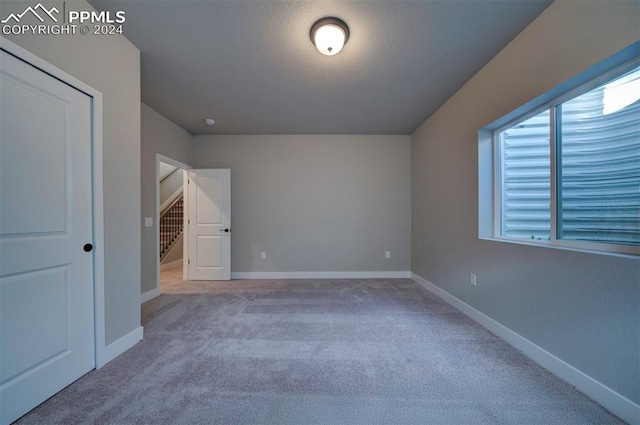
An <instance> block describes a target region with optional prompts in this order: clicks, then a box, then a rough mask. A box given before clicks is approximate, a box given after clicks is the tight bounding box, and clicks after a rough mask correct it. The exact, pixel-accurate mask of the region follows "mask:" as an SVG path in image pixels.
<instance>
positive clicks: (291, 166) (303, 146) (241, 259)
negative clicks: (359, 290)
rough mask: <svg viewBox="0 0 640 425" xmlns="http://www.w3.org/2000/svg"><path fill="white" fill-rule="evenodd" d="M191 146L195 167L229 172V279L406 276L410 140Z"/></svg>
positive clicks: (222, 141) (210, 140)
mask: <svg viewBox="0 0 640 425" xmlns="http://www.w3.org/2000/svg"><path fill="white" fill-rule="evenodd" d="M194 142H195V150H194V153H195V155H194V162H195V164H194V165H195V168H230V169H231V218H232V228H233V233H232V244H231V246H232V248H231V250H232V253H231V259H232V260H231V262H232V263H231V269H232V270H233V271H234V272H258V271H259V272H271V271H274V272H293V271H398V270H405V271H408V270H409V266H410V258H409V255H410V254H409V248H410V242H409V241H410V202H411V200H410V183H411V182H410V178H411V177H410V161H411V160H410V137H409V136H309V135H305V136H292V135H286V136H196V137H194ZM260 251H266V253H267V259H266V260H261V259H260ZM385 251H391V259H388V260H387V259H385V258H384V253H385Z"/></svg>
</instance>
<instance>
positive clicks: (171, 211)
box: [160, 194, 184, 261]
mask: <svg viewBox="0 0 640 425" xmlns="http://www.w3.org/2000/svg"><path fill="white" fill-rule="evenodd" d="M183 230H184V197H183V195H182V194H180V196H178V197H176V199H175V200H174V201H173V202H172V203H171V204H170V205H169V206H168V207H167V208H165V209H164V210H162V211H161V212H160V261H162V259H163V258H164V257H165V256H166V255H167V254H168V253H169V251H171V248H172V246H173V244H174V243H175V242H176V241H177V240H178V239H179V238H180V236H181V235H182V231H183Z"/></svg>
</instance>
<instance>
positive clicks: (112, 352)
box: [102, 326, 143, 366]
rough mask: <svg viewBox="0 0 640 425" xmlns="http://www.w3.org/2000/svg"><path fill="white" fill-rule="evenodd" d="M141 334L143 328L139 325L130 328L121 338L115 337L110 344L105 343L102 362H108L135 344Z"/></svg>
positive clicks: (140, 337)
mask: <svg viewBox="0 0 640 425" xmlns="http://www.w3.org/2000/svg"><path fill="white" fill-rule="evenodd" d="M142 336H143V328H142V326H140V327H138V328H136V329H134V330H132V331H131V332H129V333H128V334H126V335H125V336H123V337H122V338H120V339H117V340H116V341H113V342H112V343H111V344H109V345H107V346H106V347H105V349H104V351H105V362H104V364H107V363H109V362H110V361H111V360H113V359H115V358H116V357H118V356H119V355H120V354H122V353H124V352H125V351H127V350H128V349H129V348H131V347H133V346H134V345H136V344H137V343H138V342H139V341H142ZM102 366H104V365H102Z"/></svg>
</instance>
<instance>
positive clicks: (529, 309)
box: [411, 1, 640, 403]
mask: <svg viewBox="0 0 640 425" xmlns="http://www.w3.org/2000/svg"><path fill="white" fill-rule="evenodd" d="M639 6H640V3H638V2H622V1H615V2H575V1H574V2H568V1H567V2H556V3H553V4H552V5H551V6H550V7H549V8H548V9H546V10H545V11H544V12H543V13H542V14H541V15H540V16H539V17H538V19H536V20H535V21H534V22H533V23H532V24H531V25H530V26H529V27H528V28H527V29H526V30H525V31H524V32H522V33H521V34H520V35H519V36H518V37H517V38H516V39H514V40H513V41H512V42H511V43H510V44H509V45H508V46H507V47H506V48H505V49H504V50H503V51H502V52H501V53H500V54H498V55H497V56H496V57H495V58H494V59H493V60H492V61H491V62H490V63H489V64H487V66H485V67H484V68H483V69H482V70H481V71H480V72H478V73H477V74H476V75H475V76H474V77H473V78H472V79H471V80H470V81H469V82H468V83H467V84H466V85H465V86H464V87H463V88H462V89H460V90H459V91H458V92H457V93H456V94H455V95H454V96H453V97H452V98H451V99H450V100H449V101H448V102H447V103H446V104H445V105H443V106H442V107H441V108H440V109H439V110H438V111H437V112H436V113H435V114H434V115H432V116H431V117H430V118H429V119H428V120H427V121H425V123H424V124H423V125H422V126H421V127H420V128H419V129H418V130H416V132H415V133H414V134H413V136H412V182H411V183H412V219H413V221H412V271H413V272H415V273H417V274H418V275H420V276H422V277H424V278H426V279H427V280H429V281H431V282H432V283H434V284H435V285H438V286H439V287H441V288H443V289H444V290H446V291H447V292H449V293H451V294H453V295H454V296H456V297H457V298H459V299H461V300H462V301H464V302H466V303H468V304H470V305H471V306H473V307H475V308H476V309H478V310H480V311H481V312H483V313H485V314H486V315H488V316H490V317H491V318H493V319H495V320H497V321H498V322H500V323H502V324H503V325H505V326H506V327H508V328H510V329H512V330H514V331H515V332H517V333H519V334H520V335H522V336H524V337H525V338H527V339H529V340H530V341H532V342H533V343H535V344H537V345H538V346H540V347H542V348H544V349H545V350H547V351H549V352H550V353H552V354H554V355H556V356H557V357H559V358H560V359H562V360H564V361H565V362H567V363H569V364H571V365H572V366H574V367H575V368H577V369H579V370H581V371H583V372H584V373H586V374H587V375H589V376H591V377H593V378H595V379H596V380H598V381H600V382H602V383H604V384H605V385H607V386H608V387H610V388H612V389H613V390H615V391H617V392H619V393H620V394H622V395H624V396H625V397H627V398H629V399H630V400H632V401H634V402H636V403H638V402H639V401H640V399H639V398H640V396H639V394H640V370H639V369H640V353H639V352H640V345H639V344H638V335H640V316H639V312H640V262H639V261H638V260H637V259H629V258H621V257H615V256H609V255H596V254H586V253H579V252H571V251H563V250H558V249H549V248H539V247H532V246H523V245H514V244H508V243H503V242H490V241H483V240H478V224H477V223H478V208H477V205H478V194H477V191H478V179H477V175H478V166H477V160H478V154H477V152H478V146H477V142H478V139H477V132H478V130H479V129H480V128H482V127H484V126H485V125H487V124H489V123H491V122H492V121H494V120H496V119H498V118H500V117H501V116H502V115H504V114H506V113H508V112H510V111H511V110H513V109H515V108H516V107H518V106H520V105H522V104H524V103H526V102H528V101H530V100H531V99H533V98H534V97H536V96H538V95H540V94H542V93H544V92H546V91H548V90H550V89H552V88H553V87H555V86H556V85H558V84H560V83H561V82H563V81H565V80H567V79H568V78H570V77H572V76H574V75H575V74H577V73H579V72H581V71H583V70H585V69H586V68H588V67H590V66H592V65H594V64H596V63H598V62H600V61H602V60H603V59H605V58H607V57H609V56H610V55H612V54H614V53H616V52H617V51H619V50H621V49H623V48H624V47H627V46H628V45H630V44H631V43H632V42H634V41H635V40H636V39H637V38H638V16H640V15H639V12H640V11H639ZM470 272H474V273H477V275H478V286H477V287H472V286H470V285H469V283H468V282H469V273H470Z"/></svg>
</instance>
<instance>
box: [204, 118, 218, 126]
mask: <svg viewBox="0 0 640 425" xmlns="http://www.w3.org/2000/svg"><path fill="white" fill-rule="evenodd" d="M204 123H205V124H206V125H214V124H215V123H216V122H215V120H214V119H213V118H205V120H204Z"/></svg>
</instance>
